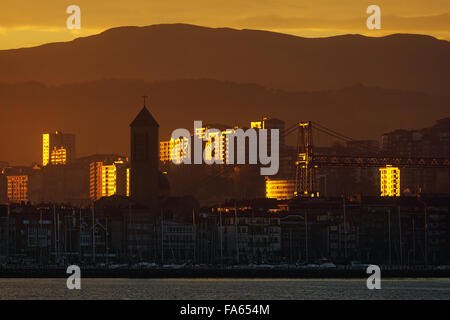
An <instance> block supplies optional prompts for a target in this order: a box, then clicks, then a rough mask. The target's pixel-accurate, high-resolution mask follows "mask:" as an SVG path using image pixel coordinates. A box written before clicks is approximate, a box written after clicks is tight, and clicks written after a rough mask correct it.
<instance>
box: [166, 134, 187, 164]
mask: <svg viewBox="0 0 450 320" xmlns="http://www.w3.org/2000/svg"><path fill="white" fill-rule="evenodd" d="M189 152H190V146H189V139H186V138H184V139H183V138H179V139H176V140H174V139H170V140H167V141H160V142H159V160H160V161H161V162H168V161H173V162H176V163H181V162H182V161H184V160H186V159H187V158H188V157H189Z"/></svg>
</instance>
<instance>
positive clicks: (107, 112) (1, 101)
mask: <svg viewBox="0 0 450 320" xmlns="http://www.w3.org/2000/svg"><path fill="white" fill-rule="evenodd" d="M143 94H148V95H149V96H150V98H149V102H148V107H149V109H150V110H151V112H152V114H153V115H154V117H155V118H156V119H157V121H158V123H159V125H160V137H161V138H162V139H167V138H168V137H169V136H170V134H171V132H172V130H174V129H176V128H187V129H188V130H190V131H191V132H192V130H193V120H202V121H204V122H208V123H223V124H228V125H235V124H238V125H240V126H248V125H249V122H250V121H251V120H255V119H258V118H260V117H261V116H262V115H268V116H273V117H279V118H281V119H284V120H286V122H287V126H290V125H292V124H294V123H295V122H296V121H299V120H313V121H317V122H319V123H320V124H322V125H325V126H327V127H329V128H332V129H335V130H337V131H339V132H341V133H344V134H346V135H348V136H351V137H354V138H357V139H369V138H370V139H379V137H380V135H381V134H382V133H384V132H387V131H390V130H393V129H397V128H404V129H413V128H422V127H426V126H430V125H433V123H434V122H435V120H437V119H440V118H444V117H448V116H450V112H449V110H450V97H449V96H433V95H429V94H425V93H418V92H411V91H401V90H395V89H383V88H377V87H367V86H364V85H361V84H359V85H354V86H350V87H345V88H342V89H339V90H327V91H315V92H307V91H285V90H277V89H270V88H265V87H263V86H260V85H255V84H237V83H232V82H222V81H217V80H208V79H199V80H175V81H159V82H154V83H148V82H145V81H143V80H101V81H93V82H86V83H77V84H65V85H59V86H48V85H44V84H41V83H37V82H29V83H19V84H0V150H1V153H0V160H6V161H10V162H11V163H12V164H30V163H31V162H32V161H36V162H40V161H41V134H42V133H43V132H48V131H53V130H62V131H63V132H70V133H76V134H77V154H78V156H85V155H88V154H95V153H119V154H123V155H128V154H129V123H130V122H131V121H132V120H133V118H134V116H135V115H136V114H137V113H138V112H139V110H140V109H141V108H142V104H143V102H142V99H141V98H140V96H142V95H143ZM293 138H295V137H292V139H293ZM315 139H316V137H315ZM291 141H292V140H291ZM315 142H316V143H318V144H322V143H325V142H326V141H324V140H321V138H320V137H317V139H316V140H315Z"/></svg>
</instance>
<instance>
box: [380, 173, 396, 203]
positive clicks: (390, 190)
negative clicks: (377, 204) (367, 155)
mask: <svg viewBox="0 0 450 320" xmlns="http://www.w3.org/2000/svg"><path fill="white" fill-rule="evenodd" d="M380 186H381V196H382V197H399V196H400V169H399V168H397V167H391V166H386V167H385V168H380Z"/></svg>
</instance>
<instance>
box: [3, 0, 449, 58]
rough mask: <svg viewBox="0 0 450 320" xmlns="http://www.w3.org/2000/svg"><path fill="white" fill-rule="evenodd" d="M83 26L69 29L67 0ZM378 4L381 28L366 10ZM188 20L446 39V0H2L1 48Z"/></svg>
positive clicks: (297, 31)
mask: <svg viewBox="0 0 450 320" xmlns="http://www.w3.org/2000/svg"><path fill="white" fill-rule="evenodd" d="M74 4H75V5H78V6H79V7H80V8H81V29H80V30H69V29H67V27H66V20H67V18H68V17H69V14H67V13H66V9H67V7H68V6H69V5H74ZM369 5H378V6H379V7H380V8H381V30H368V29H367V27H366V19H367V17H368V16H369V15H368V14H367V13H366V9H367V7H368V6H369ZM161 23H189V24H195V25H201V26H207V27H231V28H236V29H261V30H269V31H275V32H282V33H288V34H294V35H298V36H303V37H328V36H333V35H340V34H349V33H352V34H355V33H358V34H364V35H368V36H383V35H386V34H393V33H418V34H427V35H432V36H434V37H436V38H439V39H445V40H449V41H450V1H449V0H386V1H385V0H373V1H364V0H126V1H124V0H121V1H118V0H0V50H1V49H12V48H21V47H30V46H36V45H40V44H43V43H48V42H59V41H70V40H73V39H75V38H77V37H81V36H88V35H92V34H97V33H100V32H102V31H104V30H106V29H109V28H111V27H118V26H125V25H127V26H130V25H133V26H145V25H152V24H161Z"/></svg>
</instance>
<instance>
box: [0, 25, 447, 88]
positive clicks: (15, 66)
mask: <svg viewBox="0 0 450 320" xmlns="http://www.w3.org/2000/svg"><path fill="white" fill-rule="evenodd" d="M0 70H1V72H0V81H4V82H9V83H10V82H22V81H40V82H43V83H47V84H62V83H73V82H84V81H92V80H99V79H105V78H126V79H143V80H146V81H151V82H152V81H158V80H175V79H180V78H190V79H198V78H210V79H217V80H222V81H233V82H238V83H257V84H261V85H264V86H266V87H271V88H280V89H288V90H328V89H338V88H342V87H345V86H352V85H354V84H356V83H362V84H364V85H368V86H381V87H384V88H394V89H406V90H414V91H422V92H429V93H438V94H445V95H448V94H449V93H450V43H449V42H447V41H441V40H437V39H435V38H433V37H429V36H420V35H391V36H387V37H383V38H369V37H363V36H360V35H346V36H337V37H331V38H320V39H308V38H300V37H295V36H290V35H284V34H278V33H272V32H266V31H252V30H233V29H225V28H223V29H211V28H204V27H198V26H192V25H183V24H173V25H154V26H148V27H121V28H115V29H110V30H108V31H105V32H103V33H101V34H99V35H95V36H90V37H86V38H80V39H77V40H74V41H71V42H67V43H54V44H47V45H43V46H40V47H35V48H27V49H18V50H6V51H0Z"/></svg>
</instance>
